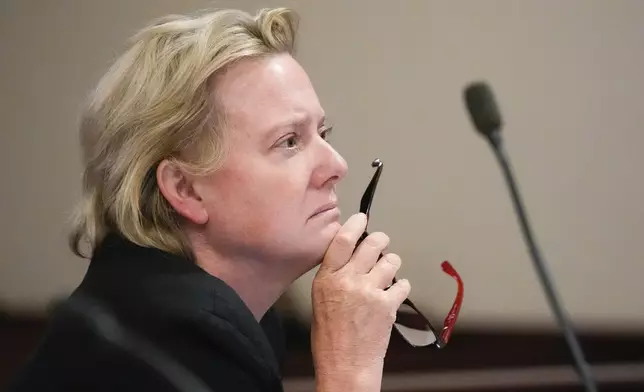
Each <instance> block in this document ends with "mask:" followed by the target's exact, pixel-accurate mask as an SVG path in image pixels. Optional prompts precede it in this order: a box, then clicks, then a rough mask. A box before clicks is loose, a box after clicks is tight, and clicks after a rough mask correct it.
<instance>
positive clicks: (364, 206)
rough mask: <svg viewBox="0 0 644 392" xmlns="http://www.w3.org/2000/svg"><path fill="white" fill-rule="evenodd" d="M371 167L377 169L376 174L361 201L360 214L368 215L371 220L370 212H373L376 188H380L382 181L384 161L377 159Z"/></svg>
mask: <svg viewBox="0 0 644 392" xmlns="http://www.w3.org/2000/svg"><path fill="white" fill-rule="evenodd" d="M371 166H372V167H375V168H376V172H375V173H374V174H373V177H372V178H371V181H370V182H369V185H368V186H367V189H365V191H364V194H363V195H362V199H360V212H362V213H364V214H366V215H367V218H369V212H370V211H371V204H372V203H373V197H374V195H375V194H376V187H377V186H378V181H379V180H380V174H381V173H382V166H383V164H382V161H381V160H380V159H377V158H376V159H375V160H374V161H373V162H371Z"/></svg>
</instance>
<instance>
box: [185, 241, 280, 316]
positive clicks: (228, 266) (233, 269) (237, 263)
mask: <svg viewBox="0 0 644 392" xmlns="http://www.w3.org/2000/svg"><path fill="white" fill-rule="evenodd" d="M192 242H193V252H194V255H195V258H196V262H197V265H199V267H201V268H202V269H203V270H204V271H206V272H207V273H209V274H210V275H213V276H215V277H217V278H219V279H221V280H222V281H224V282H225V283H226V284H227V285H229V286H230V287H231V288H232V289H233V290H235V292H236V293H237V295H239V297H240V298H241V299H242V301H243V302H244V303H245V304H246V306H247V307H248V308H249V309H250V311H251V313H252V314H253V316H254V317H255V319H256V320H257V321H258V322H259V321H260V320H261V319H262V317H264V314H266V312H267V311H268V310H269V309H270V307H271V306H273V305H274V304H275V302H277V300H278V299H279V298H280V296H281V295H282V294H283V293H284V291H285V290H286V289H287V287H288V285H289V284H290V282H286V281H284V280H283V279H280V277H279V276H276V274H275V269H271V268H270V267H269V265H268V264H269V263H262V261H261V260H250V259H247V258H244V257H230V256H227V255H223V254H221V253H219V252H217V251H216V250H215V249H213V248H212V247H210V246H209V245H208V244H207V243H206V242H205V241H198V240H197V241H192ZM271 270H272V271H271Z"/></svg>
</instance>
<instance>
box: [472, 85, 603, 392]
mask: <svg viewBox="0 0 644 392" xmlns="http://www.w3.org/2000/svg"><path fill="white" fill-rule="evenodd" d="M464 100H465V104H466V106H467V109H468V112H469V114H470V119H471V120H472V123H473V124H474V127H475V128H476V130H477V131H478V132H479V133H480V134H482V135H483V136H485V138H486V139H487V140H488V142H489V143H490V145H491V146H492V150H493V151H494V153H495V156H496V158H497V160H498V161H499V164H500V166H501V169H502V171H503V176H504V177H505V181H506V184H507V186H508V188H509V190H510V194H511V196H512V202H513V204H514V209H515V211H516V213H517V216H518V219H519V223H520V226H521V231H522V233H523V237H524V239H525V242H526V244H527V245H528V249H529V251H530V256H531V258H532V263H533V265H534V267H535V269H536V271H537V275H538V277H539V280H540V282H541V285H542V287H543V290H544V292H545V295H546V299H547V301H548V304H549V305H550V308H551V310H552V312H553V313H554V315H555V318H556V319H557V321H558V324H559V326H560V327H561V329H562V330H563V334H564V337H565V339H566V342H567V343H568V347H569V349H570V351H571V353H572V356H573V360H574V362H575V367H576V369H577V372H578V374H579V377H580V378H581V381H582V383H583V384H584V387H585V390H586V391H587V392H596V391H597V386H596V385H595V381H594V379H593V377H592V374H591V371H590V366H589V365H588V363H587V362H586V360H585V358H584V354H583V351H582V349H581V346H580V344H579V342H578V340H577V337H576V336H575V333H574V331H573V328H572V325H571V322H570V321H569V319H568V316H567V314H566V312H565V310H564V309H563V306H562V305H561V301H560V300H559V299H558V294H557V290H556V289H555V285H554V283H553V280H552V278H551V276H550V273H549V272H548V268H547V267H546V264H545V262H544V261H543V259H542V257H541V252H540V251H539V248H538V247H537V244H536V241H535V239H534V235H533V233H532V229H531V227H530V223H529V221H528V216H527V213H526V211H525V207H524V206H523V200H522V198H521V195H520V193H519V188H518V185H517V183H516V181H515V179H514V175H513V172H512V167H511V165H510V159H509V157H508V155H507V153H506V151H505V148H504V147H503V140H502V137H501V128H502V127H503V121H502V119H501V115H500V112H499V109H498V106H497V104H496V100H495V99H494V95H493V93H492V90H491V89H490V87H489V86H488V85H487V84H485V83H483V82H475V83H472V84H470V85H468V86H467V87H466V88H465V91H464Z"/></svg>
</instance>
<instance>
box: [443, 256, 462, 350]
mask: <svg viewBox="0 0 644 392" xmlns="http://www.w3.org/2000/svg"><path fill="white" fill-rule="evenodd" d="M441 267H443V271H444V272H445V273H446V274H448V275H449V276H451V277H452V278H454V279H455V280H456V283H457V284H458V291H457V293H456V299H455V300H454V304H453V305H452V308H451V309H450V311H449V313H447V317H445V321H444V322H443V329H442V330H441V334H440V340H441V345H442V346H444V345H446V344H447V342H448V341H449V338H450V336H451V335H452V330H453V329H454V324H456V319H457V318H458V314H459V312H460V311H461V305H462V304H463V291H464V290H463V281H462V280H461V277H460V275H459V274H458V272H456V270H455V269H454V267H452V265H451V264H450V263H449V261H444V262H443V263H442V264H441Z"/></svg>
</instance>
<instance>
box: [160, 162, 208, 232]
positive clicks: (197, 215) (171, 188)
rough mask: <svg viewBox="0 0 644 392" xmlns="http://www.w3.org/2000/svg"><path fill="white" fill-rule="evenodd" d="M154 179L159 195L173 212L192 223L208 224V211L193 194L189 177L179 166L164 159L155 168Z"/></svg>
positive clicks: (194, 193) (197, 196)
mask: <svg viewBox="0 0 644 392" xmlns="http://www.w3.org/2000/svg"><path fill="white" fill-rule="evenodd" d="M156 177H157V184H158V185H159V190H160V191H161V194H162V195H163V196H164V197H165V198H166V200H167V201H168V203H170V205H171V206H172V208H174V209H175V211H177V212H178V213H179V214H180V215H181V216H183V217H184V218H185V219H187V220H189V221H190V222H192V223H195V224H198V225H203V224H205V223H206V222H208V211H207V210H206V208H205V206H204V204H203V200H202V199H201V197H200V196H199V195H198V194H197V192H195V189H194V184H193V181H192V178H191V176H189V175H188V174H187V173H185V172H184V171H183V170H182V169H181V167H180V166H179V165H177V164H176V163H174V162H172V161H169V160H167V159H164V160H163V161H161V163H160V164H159V166H158V167H157V171H156Z"/></svg>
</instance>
